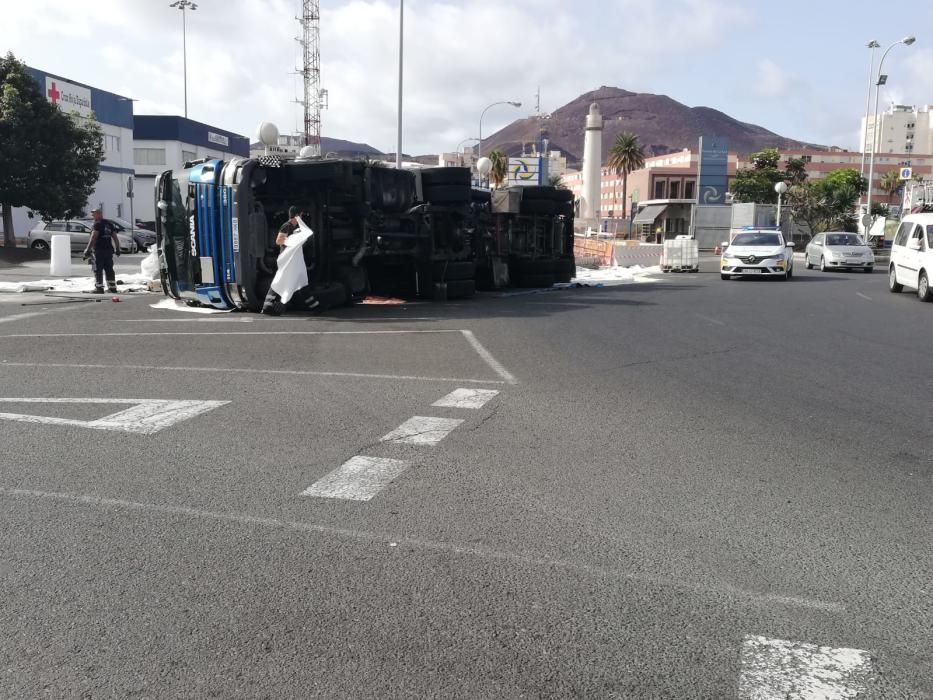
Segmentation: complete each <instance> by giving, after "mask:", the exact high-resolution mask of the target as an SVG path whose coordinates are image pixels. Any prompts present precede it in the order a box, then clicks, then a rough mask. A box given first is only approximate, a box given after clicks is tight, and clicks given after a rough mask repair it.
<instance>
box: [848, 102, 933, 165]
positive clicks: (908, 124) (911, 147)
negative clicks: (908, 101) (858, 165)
mask: <svg viewBox="0 0 933 700" xmlns="http://www.w3.org/2000/svg"><path fill="white" fill-rule="evenodd" d="M930 109H931V105H922V106H920V107H911V106H909V105H891V107H890V108H889V109H887V110H886V111H884V112H882V113H881V114H879V115H878V137H877V141H876V145H875V152H876V153H907V154H914V153H915V154H917V155H933V123H931V121H930ZM874 126H875V118H874V116H871V117H869V118H868V119H867V120H866V119H865V118H864V117H863V118H862V141H861V144H862V145H861V148H862V151H861V152H866V153H867V152H869V151H870V150H871V142H872V138H873V136H874V133H875V129H874Z"/></svg>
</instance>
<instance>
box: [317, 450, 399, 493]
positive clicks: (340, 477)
mask: <svg viewBox="0 0 933 700" xmlns="http://www.w3.org/2000/svg"><path fill="white" fill-rule="evenodd" d="M409 466H410V463H409V462H404V461H402V460H399V459H386V458H380V457H363V456H357V457H353V458H352V459H350V460H348V461H347V462H344V463H343V464H342V465H341V466H340V467H338V468H337V469H335V470H334V471H332V472H331V473H330V474H328V475H327V476H325V477H324V478H323V479H320V480H318V481H316V482H315V483H313V484H312V485H311V486H309V487H308V488H307V489H305V490H304V491H303V492H302V494H301V495H302V496H315V497H317V498H339V499H343V500H347V501H368V500H370V499H371V498H373V496H375V495H376V494H378V493H379V492H380V491H382V489H384V488H385V487H386V486H388V485H389V484H390V483H391V482H392V480H393V479H395V478H396V477H398V476H399V475H400V474H401V473H402V472H404V471H405V470H406V469H408V467H409Z"/></svg>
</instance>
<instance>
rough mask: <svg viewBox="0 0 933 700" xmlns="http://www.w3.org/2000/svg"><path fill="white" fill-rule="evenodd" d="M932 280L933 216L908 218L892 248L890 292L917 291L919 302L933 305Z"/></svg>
mask: <svg viewBox="0 0 933 700" xmlns="http://www.w3.org/2000/svg"><path fill="white" fill-rule="evenodd" d="M931 276H933V214H908V215H907V216H905V217H904V219H903V220H902V221H901V225H900V226H899V227H898V229H897V233H896V234H895V235H894V243H893V245H892V246H891V263H890V265H889V266H888V289H890V290H891V291H892V292H895V293H896V292H901V291H903V290H904V287H908V288H910V289H916V290H917V296H919V297H920V301H933V292H931V290H930V277H931Z"/></svg>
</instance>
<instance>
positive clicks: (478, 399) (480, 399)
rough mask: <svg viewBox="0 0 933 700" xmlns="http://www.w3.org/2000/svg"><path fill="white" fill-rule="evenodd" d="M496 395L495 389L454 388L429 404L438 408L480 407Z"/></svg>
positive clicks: (497, 393)
mask: <svg viewBox="0 0 933 700" xmlns="http://www.w3.org/2000/svg"><path fill="white" fill-rule="evenodd" d="M498 395H499V392H498V391H496V390H495V389H455V390H454V391H452V392H450V393H449V394H447V396H445V397H444V398H442V399H439V400H438V401H435V402H434V403H432V404H431V405H432V406H437V407H439V408H474V409H475V408H482V407H483V406H485V405H486V403H487V402H489V401H490V400H492V399H493V398H495V397H496V396H498Z"/></svg>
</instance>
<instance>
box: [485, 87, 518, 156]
mask: <svg viewBox="0 0 933 700" xmlns="http://www.w3.org/2000/svg"><path fill="white" fill-rule="evenodd" d="M496 105H512V106H513V107H521V106H522V103H521V102H518V101H513V100H504V101H502V102H493V103H492V104H491V105H489V107H487V108H486V109H484V110H483V113H482V114H480V115H479V145H478V146H477V147H476V157H477V158H481V157H482V155H483V117H485V116H486V112H488V111H489V110H490V109H491V108H492V107H495V106H496Z"/></svg>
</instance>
